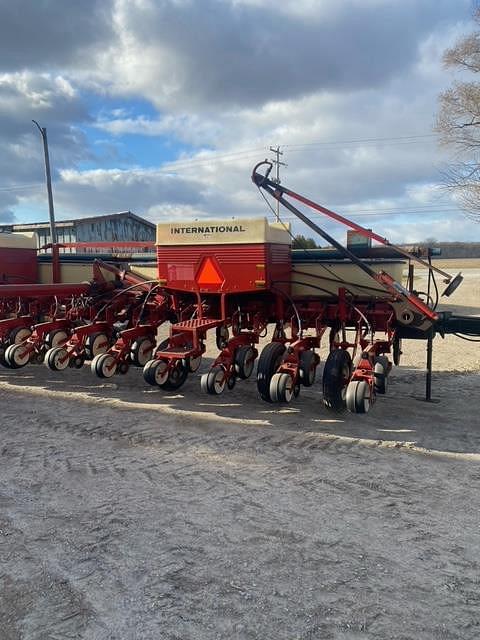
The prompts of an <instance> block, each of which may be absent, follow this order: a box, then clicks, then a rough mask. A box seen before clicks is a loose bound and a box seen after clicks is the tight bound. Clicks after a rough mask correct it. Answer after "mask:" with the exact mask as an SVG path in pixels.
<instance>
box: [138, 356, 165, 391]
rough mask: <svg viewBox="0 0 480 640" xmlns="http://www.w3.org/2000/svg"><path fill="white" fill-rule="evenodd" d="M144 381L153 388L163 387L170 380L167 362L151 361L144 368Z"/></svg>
mask: <svg viewBox="0 0 480 640" xmlns="http://www.w3.org/2000/svg"><path fill="white" fill-rule="evenodd" d="M143 379H144V380H145V382H147V383H148V384H151V385H152V386H156V385H158V386H162V385H163V384H165V382H166V381H167V379H168V362H167V361H166V360H149V361H148V362H147V364H146V365H145V366H144V367H143Z"/></svg>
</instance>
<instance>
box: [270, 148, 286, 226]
mask: <svg viewBox="0 0 480 640" xmlns="http://www.w3.org/2000/svg"><path fill="white" fill-rule="evenodd" d="M270 151H272V153H274V154H275V156H276V158H271V161H272V162H273V164H274V165H275V179H274V180H272V182H275V183H276V184H280V165H282V167H288V165H287V164H286V163H285V162H281V161H280V156H283V151H280V145H277V148H276V149H275V148H274V147H270ZM275 217H276V219H277V222H280V203H279V201H278V200H277V208H276V213H275Z"/></svg>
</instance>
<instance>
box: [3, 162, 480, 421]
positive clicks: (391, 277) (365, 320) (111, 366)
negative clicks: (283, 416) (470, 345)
mask: <svg viewBox="0 0 480 640" xmlns="http://www.w3.org/2000/svg"><path fill="white" fill-rule="evenodd" d="M262 165H265V172H263V173H262V172H261V171H260V167H261V166H262ZM270 170H271V165H270V164H269V163H260V164H259V165H257V166H256V167H255V169H254V171H253V174H252V179H253V182H254V183H255V185H256V186H257V187H258V188H259V189H261V190H262V192H266V193H268V194H270V195H271V196H272V197H273V198H274V199H275V200H277V201H279V202H280V203H281V204H282V205H283V206H284V207H286V208H287V210H288V211H290V212H291V213H294V214H295V215H296V216H298V217H299V218H300V219H301V220H302V221H303V222H304V223H305V224H308V226H309V227H310V228H311V229H312V230H313V231H315V232H317V233H319V234H320V236H321V237H322V238H323V239H324V240H326V241H327V242H328V243H329V244H330V245H331V247H332V248H331V249H329V250H311V249H309V250H301V249H300V250H292V247H291V244H292V235H291V230H290V228H289V226H288V225H285V224H284V223H282V222H270V223H269V222H268V221H267V220H266V219H264V218H241V219H225V220H197V221H191V222H185V221H182V222H170V223H161V224H159V225H158V226H157V240H156V262H155V265H154V267H152V261H151V260H148V257H147V258H145V257H143V258H141V263H140V264H139V263H138V260H137V261H135V260H133V259H131V258H130V259H129V260H128V261H127V260H126V258H125V257H123V258H120V257H119V255H118V253H119V252H120V251H121V250H122V251H125V250H126V247H125V246H124V245H130V249H129V251H130V252H131V251H132V250H134V249H135V246H136V245H139V244H140V243H135V242H131V243H123V245H122V247H120V246H117V247H116V248H114V247H112V245H115V244H117V245H118V243H108V245H109V247H110V256H109V257H108V259H107V260H105V259H103V260H100V259H95V260H93V261H92V259H91V258H88V256H85V255H83V256H82V255H80V254H78V253H77V254H76V256H69V255H65V254H60V261H61V264H60V265H57V271H56V272H57V273H58V272H60V273H65V274H66V273H67V266H68V265H67V263H71V264H69V266H68V269H70V271H69V273H70V274H71V273H72V264H73V261H75V264H76V265H77V266H76V268H77V272H78V276H79V277H78V282H76V283H75V282H70V283H65V282H63V283H52V282H49V280H50V279H51V277H50V273H51V272H50V271H49V269H48V267H46V265H45V263H44V260H43V262H42V264H41V265H40V269H38V271H39V273H40V277H41V282H40V283H32V282H28V283H24V284H19V281H18V279H17V280H15V278H16V276H21V278H24V279H25V278H26V279H27V281H28V280H32V279H33V277H34V275H35V274H36V273H37V268H38V265H37V262H36V260H33V261H32V260H31V256H30V262H29V264H30V267H29V269H30V270H29V271H28V273H27V271H24V272H22V273H16V270H15V267H14V266H12V265H14V262H15V261H13V262H11V263H9V262H6V263H5V264H6V265H7V266H8V265H10V266H9V267H8V269H6V268H5V267H4V265H3V264H2V263H0V264H1V266H2V271H4V275H3V280H2V282H3V283H4V284H2V285H0V314H1V315H0V318H1V319H0V361H1V362H2V363H3V364H4V365H5V366H7V367H10V368H13V369H16V368H20V367H23V366H25V365H27V364H28V363H39V362H45V363H46V364H47V366H48V367H49V368H50V369H52V370H54V371H60V370H62V369H65V368H66V367H68V366H71V367H81V366H83V364H84V362H85V361H86V360H88V361H90V367H91V369H92V371H93V373H94V374H96V375H97V376H99V377H100V378H109V377H111V376H113V375H115V374H118V373H125V372H126V371H127V370H128V369H129V367H130V366H136V367H140V368H142V369H143V376H144V379H145V381H146V382H147V383H148V384H150V385H154V386H158V387H160V388H162V389H164V390H166V391H171V390H175V389H178V388H180V387H181V386H182V385H183V384H184V383H185V381H186V379H187V378H188V375H189V374H190V373H192V372H195V371H197V370H198V368H199V367H200V364H201V361H202V356H203V354H204V353H205V351H206V339H207V335H208V333H209V332H211V331H214V332H215V338H216V345H217V347H218V355H217V356H216V358H215V359H214V360H213V362H212V364H211V365H210V366H209V368H208V371H206V372H205V373H204V374H203V375H202V376H201V388H202V390H203V391H204V392H205V393H208V394H212V395H217V394H220V393H222V392H223V391H224V390H225V389H226V388H227V389H233V387H234V386H235V384H236V383H237V382H238V381H241V380H244V379H247V378H249V377H250V376H251V375H252V374H253V372H254V370H255V363H257V366H256V383H257V389H258V392H259V395H260V397H261V398H262V399H263V400H264V401H267V402H272V403H278V402H280V403H285V402H290V401H291V400H292V399H293V398H295V397H297V396H298V395H299V393H300V390H301V388H302V387H309V386H311V385H313V384H314V382H315V378H316V371H317V367H318V365H319V362H320V357H319V355H318V350H319V347H320V345H321V343H322V340H323V341H325V342H326V344H327V345H328V349H329V355H328V357H327V358H326V361H325V363H324V367H323V374H322V388H323V401H324V404H325V406H326V407H327V408H328V409H331V410H333V411H342V410H343V409H345V408H347V409H348V410H349V411H352V412H355V413H366V412H367V411H368V410H369V409H370V407H371V406H372V404H373V403H374V402H375V399H376V398H377V396H378V395H382V394H384V393H385V392H386V390H387V380H388V375H389V373H390V370H391V367H392V364H391V360H393V362H394V363H395V364H398V363H399V359H400V354H401V340H402V339H403V338H413V339H422V340H425V341H427V344H428V346H429V349H428V353H429V354H430V362H427V365H428V368H429V370H431V344H432V340H433V336H434V335H435V333H441V334H442V335H443V334H445V333H456V334H463V336H464V337H466V338H467V339H468V338H470V339H471V338H472V337H474V336H478V335H479V334H480V320H479V319H478V318H474V317H472V318H468V317H464V316H453V315H452V314H447V313H439V312H437V311H436V310H435V308H434V307H435V306H436V305H435V304H433V301H432V296H430V294H429V293H428V294H427V295H417V294H416V293H415V292H414V291H413V269H412V268H411V265H412V261H419V262H421V263H422V264H423V265H424V266H425V267H426V268H428V270H429V271H428V272H429V282H430V280H432V281H433V282H434V277H433V275H434V272H438V271H440V270H439V269H437V268H436V267H434V266H432V265H431V264H430V263H429V262H425V261H424V260H422V259H421V258H417V257H415V256H412V255H411V254H409V253H407V252H405V251H404V250H403V249H401V248H398V247H394V246H393V245H391V244H390V243H389V242H388V241H387V240H385V239H384V238H382V237H381V236H377V235H376V234H374V233H373V232H371V231H369V230H366V229H364V228H363V227H360V226H359V225H356V224H355V223H353V222H351V221H349V220H347V219H345V218H343V217H341V216H339V215H338V214H335V213H334V212H331V211H329V210H328V209H325V208H324V207H322V206H321V205H318V204H316V203H314V202H313V201H310V200H308V199H306V198H304V197H303V196H301V195H299V194H296V193H294V192H293V191H290V190H288V189H286V188H285V187H283V186H282V187H280V185H278V184H277V183H276V182H274V181H270V180H269V173H270ZM292 199H296V200H298V201H300V202H302V203H303V204H304V205H307V206H308V207H310V208H312V209H314V210H317V211H318V212H319V213H322V214H323V215H327V216H329V217H333V218H334V219H336V220H337V221H339V222H341V223H342V224H346V225H347V226H349V227H351V228H354V229H355V230H356V231H357V232H358V233H361V234H362V235H367V236H368V235H369V236H370V237H372V238H373V239H374V240H376V241H377V242H379V243H380V244H382V245H384V246H383V247H380V248H371V249H367V250H363V251H362V250H360V251H353V250H349V249H346V248H345V247H343V246H342V245H340V244H339V243H338V242H337V241H336V240H334V239H333V238H332V237H330V236H329V235H328V234H327V233H326V232H325V230H324V229H323V228H322V227H320V226H318V225H317V224H315V223H314V222H313V221H312V220H310V218H308V217H307V216H306V215H305V214H304V213H302V212H301V211H299V210H298V209H297V208H296V207H294V206H293V205H292V203H291V200H292ZM5 237H6V236H5ZM2 241H3V239H2V237H1V236H0V260H1V259H2V256H3V254H2V247H3V245H2ZM16 242H18V240H17V241H16ZM25 242H26V244H28V243H27V241H25ZM99 244H100V243H97V248H98V245H99ZM105 244H107V243H105ZM141 244H142V247H144V246H145V244H146V243H141ZM17 248H18V249H19V250H20V247H17ZM57 248H58V247H57ZM59 248H60V249H61V248H62V247H61V246H60V247H59ZM69 248H71V247H69ZM77 248H78V247H77ZM112 250H116V251H117V257H114V256H113V255H112ZM53 253H54V256H55V255H58V251H56V252H53ZM17 257H18V256H17ZM407 259H408V264H409V265H410V269H409V283H410V286H409V287H404V286H402V285H401V284H400V282H401V280H402V274H403V270H404V268H405V267H406V264H407V263H406V260H407ZM127 262H128V264H127ZM17 265H18V260H17ZM58 267H60V268H58ZM23 268H24V267H22V269H23ZM7 271H8V273H7ZM17 271H18V270H17ZM52 272H53V269H52ZM440 273H441V275H442V277H443V279H444V280H446V281H447V283H448V286H447V289H446V291H445V294H446V295H449V294H450V293H452V292H453V290H454V289H455V288H456V287H457V286H458V285H459V284H460V282H461V276H460V275H459V276H456V277H455V278H452V277H451V276H450V275H449V274H447V273H445V272H442V271H440ZM80 274H81V277H80ZM23 282H25V280H23ZM167 322H168V323H169V337H168V338H167V339H165V340H163V341H160V343H158V344H157V340H156V336H157V332H158V329H159V327H160V326H161V325H162V324H164V323H167ZM267 337H268V338H269V340H268V341H266V344H265V345H264V346H263V348H262V349H261V352H260V353H259V342H260V340H261V339H265V340H266V339H267ZM427 395H428V378H427Z"/></svg>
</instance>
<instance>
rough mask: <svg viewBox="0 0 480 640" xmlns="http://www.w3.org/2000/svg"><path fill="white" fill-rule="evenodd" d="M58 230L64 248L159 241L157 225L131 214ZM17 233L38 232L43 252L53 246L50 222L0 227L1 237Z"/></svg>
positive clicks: (68, 223)
mask: <svg viewBox="0 0 480 640" xmlns="http://www.w3.org/2000/svg"><path fill="white" fill-rule="evenodd" d="M55 226H56V229H57V237H58V242H59V243H60V244H62V243H67V242H109V241H117V242H122V241H127V242H128V241H139V242H142V241H146V242H154V241H155V230H156V227H155V225H154V224H153V223H152V222H149V221H148V220H145V219H144V218H140V216H137V215H135V214H134V213H132V212H131V211H123V212H121V213H112V214H109V215H105V216H94V217H91V218H78V219H76V220H59V221H57V222H56V223H55ZM13 231H16V232H20V233H22V232H26V231H35V233H36V234H37V237H38V248H39V249H40V248H41V247H43V246H44V245H46V244H49V243H50V242H51V236H50V224H49V223H48V222H32V223H26V224H0V233H2V232H7V233H8V232H13Z"/></svg>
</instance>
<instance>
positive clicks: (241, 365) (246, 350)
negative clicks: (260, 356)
mask: <svg viewBox="0 0 480 640" xmlns="http://www.w3.org/2000/svg"><path fill="white" fill-rule="evenodd" d="M254 366H255V351H254V350H253V349H252V347H250V346H249V345H243V346H241V347H239V348H238V349H237V352H236V353H235V372H236V374H237V375H238V377H239V378H241V379H242V380H246V379H247V378H249V377H250V376H251V375H252V373H253V368H254Z"/></svg>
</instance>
